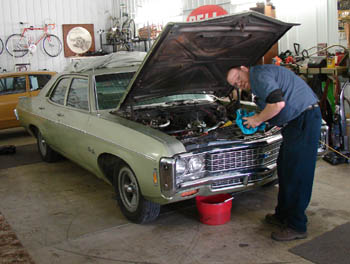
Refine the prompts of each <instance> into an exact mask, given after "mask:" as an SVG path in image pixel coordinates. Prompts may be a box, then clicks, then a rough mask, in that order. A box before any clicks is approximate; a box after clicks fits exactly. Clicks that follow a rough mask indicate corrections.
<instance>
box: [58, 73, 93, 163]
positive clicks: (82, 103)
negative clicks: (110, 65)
mask: <svg viewBox="0 0 350 264" xmlns="http://www.w3.org/2000/svg"><path fill="white" fill-rule="evenodd" d="M89 101H90V99H89V80H88V78H87V77H81V76H74V77H72V80H71V83H70V86H69V89H68V91H67V98H66V102H65V105H64V107H62V109H60V111H59V114H60V130H59V133H60V134H61V136H60V137H59V138H57V144H58V146H59V148H60V149H61V151H62V152H63V153H64V154H65V155H66V156H67V157H69V158H70V159H72V160H74V161H76V162H77V163H79V164H81V165H82V166H85V165H84V164H83V163H84V160H85V159H84V157H83V156H82V155H81V154H82V153H83V155H85V154H88V147H87V146H88V145H87V144H86V136H87V135H86V125H87V122H88V119H89V116H90V103H89ZM85 167H86V166H85Z"/></svg>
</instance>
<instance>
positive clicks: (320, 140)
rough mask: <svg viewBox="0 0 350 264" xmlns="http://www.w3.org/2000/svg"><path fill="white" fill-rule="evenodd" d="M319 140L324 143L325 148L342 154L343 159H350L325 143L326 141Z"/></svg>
mask: <svg viewBox="0 0 350 264" xmlns="http://www.w3.org/2000/svg"><path fill="white" fill-rule="evenodd" d="M320 142H321V143H322V144H323V145H325V146H326V147H327V148H329V149H330V150H331V151H333V152H335V153H337V154H338V155H340V156H342V157H343V158H345V159H347V160H350V158H349V157H347V156H345V155H344V154H343V153H341V152H339V151H337V150H335V149H334V148H332V147H331V146H329V145H327V144H326V143H324V142H322V141H321V140H320Z"/></svg>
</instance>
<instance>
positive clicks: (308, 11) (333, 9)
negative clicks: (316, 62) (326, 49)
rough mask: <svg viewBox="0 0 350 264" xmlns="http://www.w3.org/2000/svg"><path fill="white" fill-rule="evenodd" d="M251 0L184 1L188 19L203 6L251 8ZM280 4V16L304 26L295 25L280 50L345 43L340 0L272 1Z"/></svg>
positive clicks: (254, 2) (185, 15) (277, 13)
mask: <svg viewBox="0 0 350 264" xmlns="http://www.w3.org/2000/svg"><path fill="white" fill-rule="evenodd" d="M256 2H264V1H258V0H256V1H251V0H232V1H227V0H183V3H184V18H186V17H187V16H188V14H189V13H190V12H191V11H192V10H193V9H195V8H197V7H198V6H201V5H209V4H217V5H220V6H221V7H222V8H224V9H225V10H226V11H228V12H229V13H236V12H241V11H243V10H249V8H250V7H254V6H256ZM271 2H272V3H273V4H274V6H275V7H276V17H277V18H278V19H280V20H282V21H285V22H290V23H298V24H301V25H300V26H297V27H294V28H292V29H291V30H290V31H289V32H288V33H287V34H286V35H285V36H284V37H283V38H282V39H281V40H280V43H279V50H280V52H281V51H286V50H287V49H289V50H291V51H293V50H294V49H293V43H294V42H296V43H299V44H300V46H301V47H300V50H302V49H308V48H311V47H313V46H315V45H317V43H327V44H328V46H330V45H332V44H339V43H341V44H344V41H343V40H340V39H339V33H338V25H337V1H335V0H294V1H286V0H272V1H271Z"/></svg>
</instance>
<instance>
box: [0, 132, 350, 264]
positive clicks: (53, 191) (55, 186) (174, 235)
mask: <svg viewBox="0 0 350 264" xmlns="http://www.w3.org/2000/svg"><path fill="white" fill-rule="evenodd" d="M33 143H35V140H34V139H33V138H30V137H29V136H28V135H27V134H26V133H24V131H23V130H21V129H15V130H5V131H0V145H4V144H15V145H17V146H20V145H26V144H33ZM0 162H1V156H0ZM349 166H350V165H348V164H343V165H338V166H331V165H329V164H328V163H326V162H324V161H323V160H319V161H318V162H317V171H316V178H315V184H314V191H313V198H312V201H311V204H310V206H309V208H308V211H307V214H308V216H309V227H308V231H309V237H308V238H307V239H306V240H298V241H292V242H282V243H281V242H275V241H273V240H271V239H270V233H271V231H274V230H276V228H274V227H271V226H269V225H267V224H265V223H264V222H263V221H262V219H263V217H264V216H265V214H266V213H268V212H272V211H273V208H274V206H275V203H276V195H277V191H278V188H277V187H276V186H273V187H269V188H261V189H259V190H256V191H253V192H249V193H243V194H240V195H237V196H236V197H235V199H234V200H233V206H232V214H231V221H230V222H229V223H227V224H225V225H220V226H208V225H204V224H201V223H200V222H199V220H198V213H197V210H196V207H195V205H194V203H193V202H192V201H188V202H185V203H181V204H177V205H175V206H174V205H173V206H166V207H164V208H163V209H162V212H161V215H160V216H159V218H158V219H157V220H156V221H155V222H153V223H151V224H147V225H136V224H132V223H130V222H128V221H127V220H126V219H125V218H124V216H123V215H122V214H121V212H120V210H119V208H118V206H117V204H116V201H115V199H114V193H113V189H112V187H111V186H109V185H107V184H106V183H104V182H102V181H100V180H98V179H97V178H96V177H95V176H94V175H92V174H90V173H89V172H87V171H85V170H84V169H82V168H80V167H79V166H77V165H75V164H74V163H72V162H70V161H68V160H63V161H61V162H58V163H53V164H49V163H44V162H39V163H35V164H31V165H25V166H19V167H13V168H9V169H2V170H0V212H2V214H3V215H4V216H5V218H6V220H7V221H8V223H9V224H10V225H11V226H12V228H13V230H14V231H15V232H16V234H17V236H18V238H19V240H20V241H21V242H22V244H23V245H24V247H25V248H26V249H27V250H28V252H29V254H30V255H31V257H32V258H33V260H34V261H35V263H36V264H44V263H62V264H67V263H74V264H80V263H81V264H82V263H118V264H119V263H155V264H161V263H164V264H165V263H166V264H168V263H179V264H185V263H193V264H194V263H198V264H199V263H201V264H203V263H235V264H272V263H274V264H277V263H312V262H310V261H307V260H305V259H303V258H301V257H299V256H298V255H294V254H293V253H291V252H289V251H288V250H289V249H290V248H292V247H294V246H296V245H299V244H301V243H304V242H305V241H308V240H311V239H313V238H315V237H317V236H319V235H321V234H323V233H324V232H326V231H329V230H332V229H333V228H334V227H336V226H338V225H341V224H343V223H346V222H348V221H350V192H349V186H350V173H349V172H350V170H349ZM0 263H2V262H1V260H0Z"/></svg>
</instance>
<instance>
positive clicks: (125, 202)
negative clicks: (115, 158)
mask: <svg viewBox="0 0 350 264" xmlns="http://www.w3.org/2000/svg"><path fill="white" fill-rule="evenodd" d="M113 180H114V188H115V191H116V195H117V201H118V204H119V207H120V209H121V211H122V213H123V214H124V216H125V217H126V218H127V219H129V220H130V221H132V222H134V223H137V224H143V223H147V222H151V221H153V220H155V219H156V218H157V217H158V215H159V212H160V205H159V204H156V203H153V202H151V201H148V200H145V199H144V198H143V196H142V194H141V191H140V187H139V184H138V182H137V179H136V177H135V174H134V173H133V171H132V170H131V169H130V168H129V166H127V165H125V164H124V165H122V166H121V167H119V166H116V168H115V169H114V176H113Z"/></svg>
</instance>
